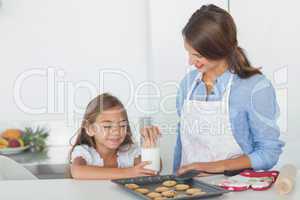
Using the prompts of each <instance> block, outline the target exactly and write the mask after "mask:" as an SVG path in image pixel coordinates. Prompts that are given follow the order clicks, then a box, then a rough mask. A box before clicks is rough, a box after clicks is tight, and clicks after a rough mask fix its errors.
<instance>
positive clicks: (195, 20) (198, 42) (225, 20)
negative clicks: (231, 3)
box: [182, 4, 261, 78]
mask: <svg viewBox="0 0 300 200" xmlns="http://www.w3.org/2000/svg"><path fill="white" fill-rule="evenodd" d="M236 32H237V31H236V25H235V23H234V21H233V18H232V17H231V15H230V14H229V13H228V12H227V11H226V10H224V9H222V8H219V7H217V6H215V5H213V4H210V5H205V6H202V7H201V8H200V9H198V10H197V11H196V12H195V13H194V14H193V15H192V16H191V18H190V19H189V21H188V23H187V24H186V25H185V27H184V28H183V30H182V34H183V37H184V39H185V41H186V42H187V43H188V44H189V45H191V46H192V47H193V48H194V49H195V50H196V51H197V52H198V53H200V54H201V55H202V56H204V57H205V58H208V59H211V60H220V59H226V61H227V63H228V65H229V70H230V71H231V72H232V73H235V74H237V75H238V76H239V77H240V78H249V77H251V76H253V75H255V74H261V71H260V70H259V69H257V68H254V67H252V66H251V63H250V61H249V60H248V58H247V56H246V54H245V52H244V51H243V49H242V48H241V47H239V46H238V42H237V33H236Z"/></svg>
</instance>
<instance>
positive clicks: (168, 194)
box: [161, 190, 177, 198]
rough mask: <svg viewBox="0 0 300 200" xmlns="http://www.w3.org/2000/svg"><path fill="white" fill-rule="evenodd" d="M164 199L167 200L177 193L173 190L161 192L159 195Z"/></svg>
mask: <svg viewBox="0 0 300 200" xmlns="http://www.w3.org/2000/svg"><path fill="white" fill-rule="evenodd" d="M161 194H162V195H163V196H164V197H168V198H172V197H175V196H176V194H177V192H176V191H174V190H169V191H166V192H163V193H161Z"/></svg>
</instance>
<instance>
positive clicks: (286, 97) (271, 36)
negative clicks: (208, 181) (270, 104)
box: [230, 0, 300, 168]
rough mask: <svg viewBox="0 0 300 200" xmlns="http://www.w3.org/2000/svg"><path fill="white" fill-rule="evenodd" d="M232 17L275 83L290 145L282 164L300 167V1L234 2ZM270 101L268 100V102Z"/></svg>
mask: <svg viewBox="0 0 300 200" xmlns="http://www.w3.org/2000/svg"><path fill="white" fill-rule="evenodd" d="M230 5H231V6H230V10H231V14H232V15H233V17H234V19H235V21H236V23H237V27H238V37H239V42H240V45H241V46H242V47H244V48H245V49H246V51H247V53H248V55H249V58H250V60H251V61H252V63H253V65H254V66H260V67H263V72H264V73H265V74H266V75H267V77H268V78H269V79H270V80H271V81H272V82H273V85H274V87H275V89H276V92H277V97H278V101H279V104H280V108H281V117H280V119H279V125H280V128H281V131H282V139H283V140H284V141H285V142H286V147H285V148H284V153H283V155H282V156H281V162H280V163H279V165H278V166H280V165H282V164H283V163H287V162H292V163H294V164H296V165H297V166H298V167H299V168H300V158H299V156H298V155H297V152H299V150H300V148H299V146H300V140H299V133H300V126H299V112H300V106H299V102H300V93H299V89H298V82H299V73H300V68H299V66H300V61H299V55H298V54H299V52H300V42H299V35H300V21H299V20H298V19H299V18H300V13H299V12H298V8H299V6H300V3H299V1H294V0H286V1H284V2H281V1H271V0H267V1H259V0H247V1H239V0H231V4H230ZM266 100H267V99H266Z"/></svg>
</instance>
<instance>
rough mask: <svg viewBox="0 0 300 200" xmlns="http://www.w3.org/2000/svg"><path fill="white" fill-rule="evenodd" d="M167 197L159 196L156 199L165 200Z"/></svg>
mask: <svg viewBox="0 0 300 200" xmlns="http://www.w3.org/2000/svg"><path fill="white" fill-rule="evenodd" d="M165 199H167V198H166V197H157V198H155V199H154V200H165Z"/></svg>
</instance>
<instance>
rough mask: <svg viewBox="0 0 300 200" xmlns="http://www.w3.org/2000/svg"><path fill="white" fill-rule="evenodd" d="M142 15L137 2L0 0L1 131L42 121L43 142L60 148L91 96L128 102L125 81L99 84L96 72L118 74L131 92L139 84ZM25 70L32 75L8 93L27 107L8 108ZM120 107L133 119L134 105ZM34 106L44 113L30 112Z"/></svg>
mask: <svg viewBox="0 0 300 200" xmlns="http://www.w3.org/2000/svg"><path fill="white" fill-rule="evenodd" d="M146 9H147V4H146V1H145V0H122V1H120V0H101V1H99V0H86V1H84V2H83V1H77V0H2V7H1V8H0V27H1V28H0V57H1V58H0V66H1V69H2V70H1V72H2V73H1V81H0V83H1V84H0V91H1V100H0V102H1V115H0V121H1V123H2V126H1V129H4V128H5V127H6V126H7V127H9V126H11V124H12V123H14V124H16V126H18V124H19V123H20V122H18V121H24V120H25V121H30V123H31V122H32V121H37V123H40V122H41V121H46V123H47V122H50V123H51V124H52V125H50V126H51V128H52V129H53V131H52V133H53V134H52V135H51V136H53V137H51V138H52V139H50V141H52V142H53V143H55V142H54V140H55V141H56V143H57V142H58V143H61V144H65V143H66V141H67V138H69V137H70V134H72V133H73V131H74V128H76V127H77V124H75V123H76V122H75V123H74V119H75V120H77V121H78V120H80V116H81V114H82V112H83V109H84V108H85V106H86V104H87V103H88V101H89V100H90V99H91V97H94V96H95V95H96V94H97V93H98V92H99V90H100V92H102V91H110V92H112V93H113V94H115V95H117V96H118V97H120V98H121V99H122V100H123V102H124V103H125V104H127V100H128V99H129V98H130V97H131V96H133V95H131V93H132V92H133V91H131V88H130V85H129V83H128V81H127V80H126V79H125V78H124V77H123V78H122V77H121V78H120V76H118V75H111V74H110V75H108V74H106V75H105V77H104V81H105V85H104V86H103V85H102V84H101V83H99V82H100V81H102V80H103V79H101V80H99V76H100V72H99V70H103V69H107V68H109V69H112V70H115V69H118V70H119V69H121V70H123V71H126V75H128V76H129V78H130V81H131V82H132V84H133V87H136V85H137V84H138V83H140V82H142V81H145V80H147V74H146V66H147V39H146V37H147V24H146V23H145V21H146V13H147V12H146ZM49 67H51V69H49V70H48V71H47V68H49ZM32 69H36V71H35V72H37V73H40V75H36V74H35V75H32V76H30V77H27V78H26V79H24V81H23V82H22V83H21V85H22V88H21V91H20V92H19V91H17V93H16V94H20V95H21V97H20V98H22V99H21V101H20V102H22V103H24V104H26V107H30V108H35V109H29V110H28V109H25V108H26V107H24V106H20V102H19V105H18V102H15V98H14V97H16V96H15V95H14V87H15V83H16V80H17V79H18V77H19V78H20V76H22V75H24V72H28V70H31V71H32ZM47 77H48V78H49V79H47ZM134 89H135V88H134ZM73 90H74V91H73ZM20 98H18V99H20ZM140 103H143V102H140ZM144 104H145V103H144ZM75 105H76V106H75ZM127 107H128V109H129V113H130V116H131V118H136V117H137V116H139V115H140V112H139V111H138V110H137V109H136V108H135V105H134V102H131V104H130V105H128V106H127ZM36 108H43V109H44V108H45V110H41V111H40V114H32V113H31V112H33V111H37V110H36ZM74 109H76V110H74ZM74 112H78V114H76V113H75V114H74ZM66 123H67V124H66ZM66 125H67V126H70V127H66ZM58 127H62V128H58ZM54 134H55V135H54ZM50 143H51V142H50Z"/></svg>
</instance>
